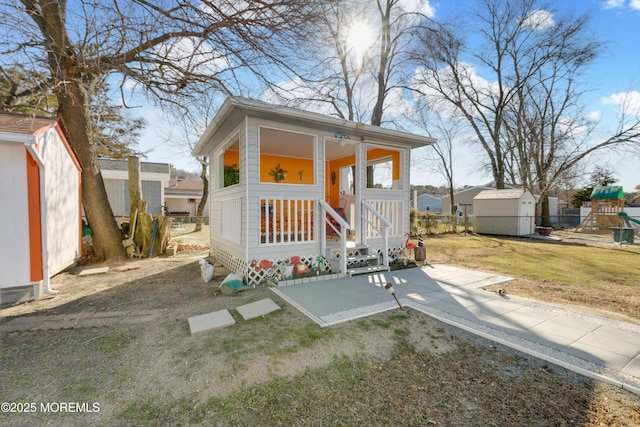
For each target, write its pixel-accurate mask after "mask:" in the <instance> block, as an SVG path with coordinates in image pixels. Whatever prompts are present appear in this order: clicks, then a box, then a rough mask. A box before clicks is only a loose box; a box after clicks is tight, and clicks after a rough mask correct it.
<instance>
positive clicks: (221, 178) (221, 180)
mask: <svg viewBox="0 0 640 427" xmlns="http://www.w3.org/2000/svg"><path fill="white" fill-rule="evenodd" d="M217 164H218V184H219V185H218V188H226V187H230V186H232V185H236V184H239V183H240V141H239V139H238V136H237V135H236V136H235V137H234V138H231V142H230V143H229V145H227V147H226V148H224V150H223V151H222V152H221V153H220V154H219V155H218V159H217Z"/></svg>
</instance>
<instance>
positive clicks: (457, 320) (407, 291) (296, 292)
mask: <svg viewBox="0 0 640 427" xmlns="http://www.w3.org/2000/svg"><path fill="white" fill-rule="evenodd" d="M508 280H510V278H508V277H505V276H500V275H496V274H491V273H482V272H475V271H469V270H465V269H461V268H457V267H452V266H441V265H429V266H426V267H423V268H411V269H405V270H397V271H392V272H384V273H375V274H370V275H368V276H355V277H353V278H338V279H335V280H325V281H322V282H315V283H307V284H301V285H294V286H286V287H280V288H272V290H273V292H275V293H276V294H278V295H280V296H281V297H282V298H283V299H285V300H286V301H287V302H289V303H290V304H292V305H293V306H294V307H296V308H298V309H299V310H300V311H302V312H303V313H304V314H306V315H307V316H309V318H311V319H312V320H313V321H314V322H316V323H318V324H319V325H320V326H322V327H326V326H330V325H334V324H336V323H340V322H345V321H349V320H353V319H357V318H361V317H364V316H369V315H372V314H375V313H379V312H382V311H386V310H393V309H398V305H397V304H396V302H395V300H394V299H393V297H392V296H391V295H390V294H389V292H387V291H386V290H385V289H384V284H385V283H387V282H388V283H391V284H392V285H393V287H394V290H395V293H396V296H397V297H398V299H399V301H400V303H401V304H402V306H403V307H406V308H413V309H415V310H418V311H420V312H422V313H424V314H427V315H429V316H431V317H434V318H436V319H438V320H440V321H443V322H445V323H448V324H451V325H453V326H456V327H459V328H461V329H463V330H466V331H468V332H471V333H474V334H477V335H479V336H482V337H484V338H487V339H490V340H494V341H496V342H498V343H501V344H504V345H507V346H511V347H513V348H515V349H517V350H519V351H524V352H526V353H529V354H531V355H533V356H535V357H539V358H542V359H544V360H547V361H549V362H551V363H556V364H558V365H560V366H563V367H565V368H568V369H572V370H575V371H576V372H579V373H581V374H583V375H588V376H591V377H593V378H597V379H599V380H603V381H606V382H609V383H611V384H615V385H618V386H621V387H624V388H625V389H628V390H630V391H633V392H634V393H636V394H639V395H640V327H638V326H636V325H631V324H628V323H623V322H617V321H614V320H610V319H604V318H600V317H597V316H590V315H587V314H583V313H577V312H574V311H571V310H566V309H564V308H561V307H557V306H552V305H547V304H541V303H538V302H535V301H530V300H526V299H521V298H517V297H511V296H509V295H507V296H506V297H504V296H499V295H498V294H497V293H496V292H489V291H485V290H482V289H479V287H485V286H491V285H495V284H501V283H505V282H506V281H508Z"/></svg>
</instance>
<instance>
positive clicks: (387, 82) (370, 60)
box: [270, 0, 433, 126]
mask: <svg viewBox="0 0 640 427" xmlns="http://www.w3.org/2000/svg"><path fill="white" fill-rule="evenodd" d="M321 4H322V6H321V11H322V12H321V15H320V19H317V20H315V21H314V25H315V27H314V32H313V33H312V34H315V36H316V37H315V38H310V39H308V40H307V41H306V43H308V45H309V55H310V59H309V61H307V63H306V67H302V66H301V67H300V68H299V71H298V74H299V75H300V77H299V78H298V79H296V80H295V81H292V82H289V83H288V84H287V85H286V86H282V87H274V88H273V89H272V91H271V92H270V95H271V96H273V97H274V98H275V99H276V100H277V101H278V102H281V103H286V104H288V105H292V106H296V107H299V108H304V109H313V110H318V111H323V112H325V113H328V114H334V115H336V116H338V117H341V118H344V119H347V120H354V121H359V122H370V123H371V124H373V125H376V126H380V125H381V124H383V123H384V122H385V121H387V119H385V117H390V116H392V113H391V112H390V107H394V108H397V106H398V104H401V103H403V101H402V91H403V89H405V88H406V87H407V81H408V78H407V75H408V74H409V73H410V71H409V70H412V69H411V68H410V62H409V61H410V52H411V50H412V49H413V44H414V40H415V39H414V37H413V34H414V33H415V31H416V28H417V27H418V26H419V25H422V23H423V22H424V21H425V20H428V19H429V18H430V16H431V15H432V13H433V12H432V10H431V7H430V6H429V2H428V1H418V2H413V3H409V2H404V1H400V0H330V1H326V2H321ZM407 7H411V9H408V8H407ZM303 65H304V64H303ZM392 97H393V101H390V99H391V98H392ZM397 116H398V117H399V116H401V114H397Z"/></svg>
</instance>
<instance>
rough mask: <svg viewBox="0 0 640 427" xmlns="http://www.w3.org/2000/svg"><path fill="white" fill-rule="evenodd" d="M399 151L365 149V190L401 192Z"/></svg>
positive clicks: (376, 148)
mask: <svg viewBox="0 0 640 427" xmlns="http://www.w3.org/2000/svg"><path fill="white" fill-rule="evenodd" d="M400 177H401V174H400V151H398V150H391V149H387V148H379V147H375V146H370V147H368V148H367V188H379V189H384V190H401V189H402V181H401V179H400Z"/></svg>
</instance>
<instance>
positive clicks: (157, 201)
mask: <svg viewBox="0 0 640 427" xmlns="http://www.w3.org/2000/svg"><path fill="white" fill-rule="evenodd" d="M99 162H100V170H101V172H102V179H103V180H104V186H105V188H106V190H107V197H108V198H109V204H110V205H111V210H112V211H113V215H114V216H116V217H128V216H129V166H128V161H127V160H113V159H100V160H99ZM170 176H171V175H170V166H169V164H168V163H150V162H140V180H141V181H142V199H143V200H144V201H145V202H147V212H148V213H150V214H152V215H158V214H160V213H162V205H163V204H164V189H165V187H166V186H167V185H168V184H169V179H170Z"/></svg>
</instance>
